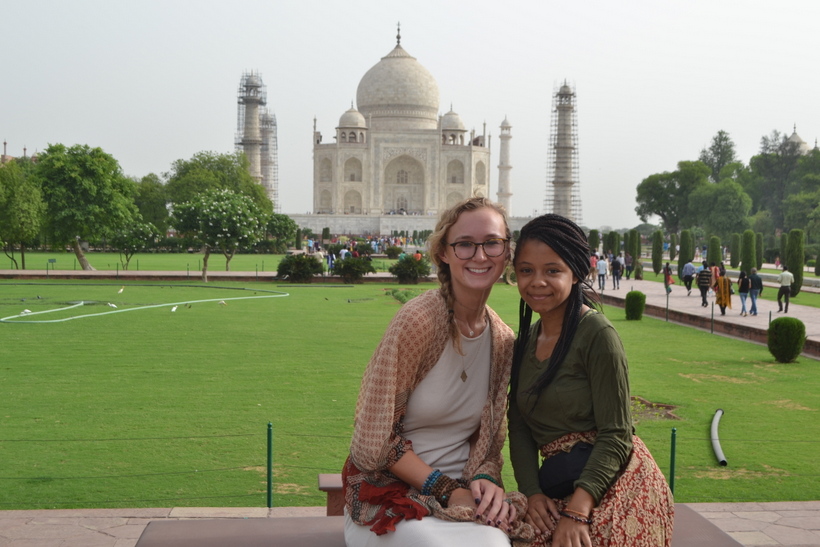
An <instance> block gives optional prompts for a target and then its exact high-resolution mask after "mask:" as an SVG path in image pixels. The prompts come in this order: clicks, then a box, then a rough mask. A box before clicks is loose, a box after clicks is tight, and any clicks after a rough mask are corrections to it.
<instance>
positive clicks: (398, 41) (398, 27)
mask: <svg viewBox="0 0 820 547" xmlns="http://www.w3.org/2000/svg"><path fill="white" fill-rule="evenodd" d="M396 45H397V46H400V45H401V21H399V22H398V23H396Z"/></svg>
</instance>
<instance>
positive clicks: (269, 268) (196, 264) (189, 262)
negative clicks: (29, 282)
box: [0, 252, 395, 272]
mask: <svg viewBox="0 0 820 547" xmlns="http://www.w3.org/2000/svg"><path fill="white" fill-rule="evenodd" d="M203 256H204V255H203V254H202V253H139V254H136V255H134V256H133V257H132V258H131V261H130V262H129V265H128V270H129V271H152V270H159V271H180V272H182V271H186V270H189V271H192V272H195V271H199V270H201V268H202V257H203ZM14 257H15V259H16V260H17V263H18V265H19V264H20V262H21V261H20V254H19V253H16V254H15V255H14ZM283 257H284V255H270V254H237V255H236V256H234V257H233V259H231V262H230V268H231V271H234V272H242V271H245V272H253V271H259V272H275V271H276V268H277V266H278V265H279V261H280V260H282V258H283ZM86 258H88V261H89V263H90V264H91V265H92V266H93V267H94V268H96V269H97V270H117V269H120V270H123V269H124V268H123V265H122V262H121V257H120V255H119V253H98V252H89V253H86ZM50 260H54V262H49V261H50ZM394 262H395V260H388V259H382V258H375V259H373V267H374V268H376V271H379V272H383V271H384V272H386V271H387V269H388V268H389V267H390V265H391V264H393V263H394ZM47 266H48V268H49V269H52V270H82V268H81V267H80V265H79V264H78V263H77V257H76V256H75V255H74V253H57V252H49V253H41V252H35V253H30V252H27V253H26V269H27V270H44V269H46V267H47ZM0 269H14V263H13V262H12V261H11V260H10V259H9V258H8V256H6V255H5V254H0ZM208 270H209V271H225V257H224V256H223V255H222V254H221V253H215V254H211V256H210V258H209V259H208Z"/></svg>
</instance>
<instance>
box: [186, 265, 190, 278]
mask: <svg viewBox="0 0 820 547" xmlns="http://www.w3.org/2000/svg"><path fill="white" fill-rule="evenodd" d="M185 278H186V279H191V265H190V264H186V265H185Z"/></svg>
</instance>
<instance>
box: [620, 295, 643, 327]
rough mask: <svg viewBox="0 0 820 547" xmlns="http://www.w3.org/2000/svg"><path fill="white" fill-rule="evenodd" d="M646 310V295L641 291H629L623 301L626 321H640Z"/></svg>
mask: <svg viewBox="0 0 820 547" xmlns="http://www.w3.org/2000/svg"><path fill="white" fill-rule="evenodd" d="M644 308H646V295H645V294H644V293H642V292H641V291H629V292H628V293H626V300H624V310H625V311H626V320H627V321H640V320H641V318H642V317H643V310H644Z"/></svg>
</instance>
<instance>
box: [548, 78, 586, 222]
mask: <svg viewBox="0 0 820 547" xmlns="http://www.w3.org/2000/svg"><path fill="white" fill-rule="evenodd" d="M575 99H576V95H575V89H574V88H571V87H570V86H569V85H567V83H566V81H565V82H564V84H563V85H562V86H561V87H560V88H559V89H558V90H556V92H555V94H554V95H553V98H552V119H551V121H550V144H549V159H548V165H547V171H548V173H547V195H546V198H545V199H544V212H545V213H555V214H558V215H562V216H565V217H567V218H570V219H572V220H573V221H574V222H575V223H576V224H579V225H580V224H581V223H582V222H583V217H582V209H581V180H580V177H579V173H580V164H579V160H578V110H577V108H576V105H575Z"/></svg>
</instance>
